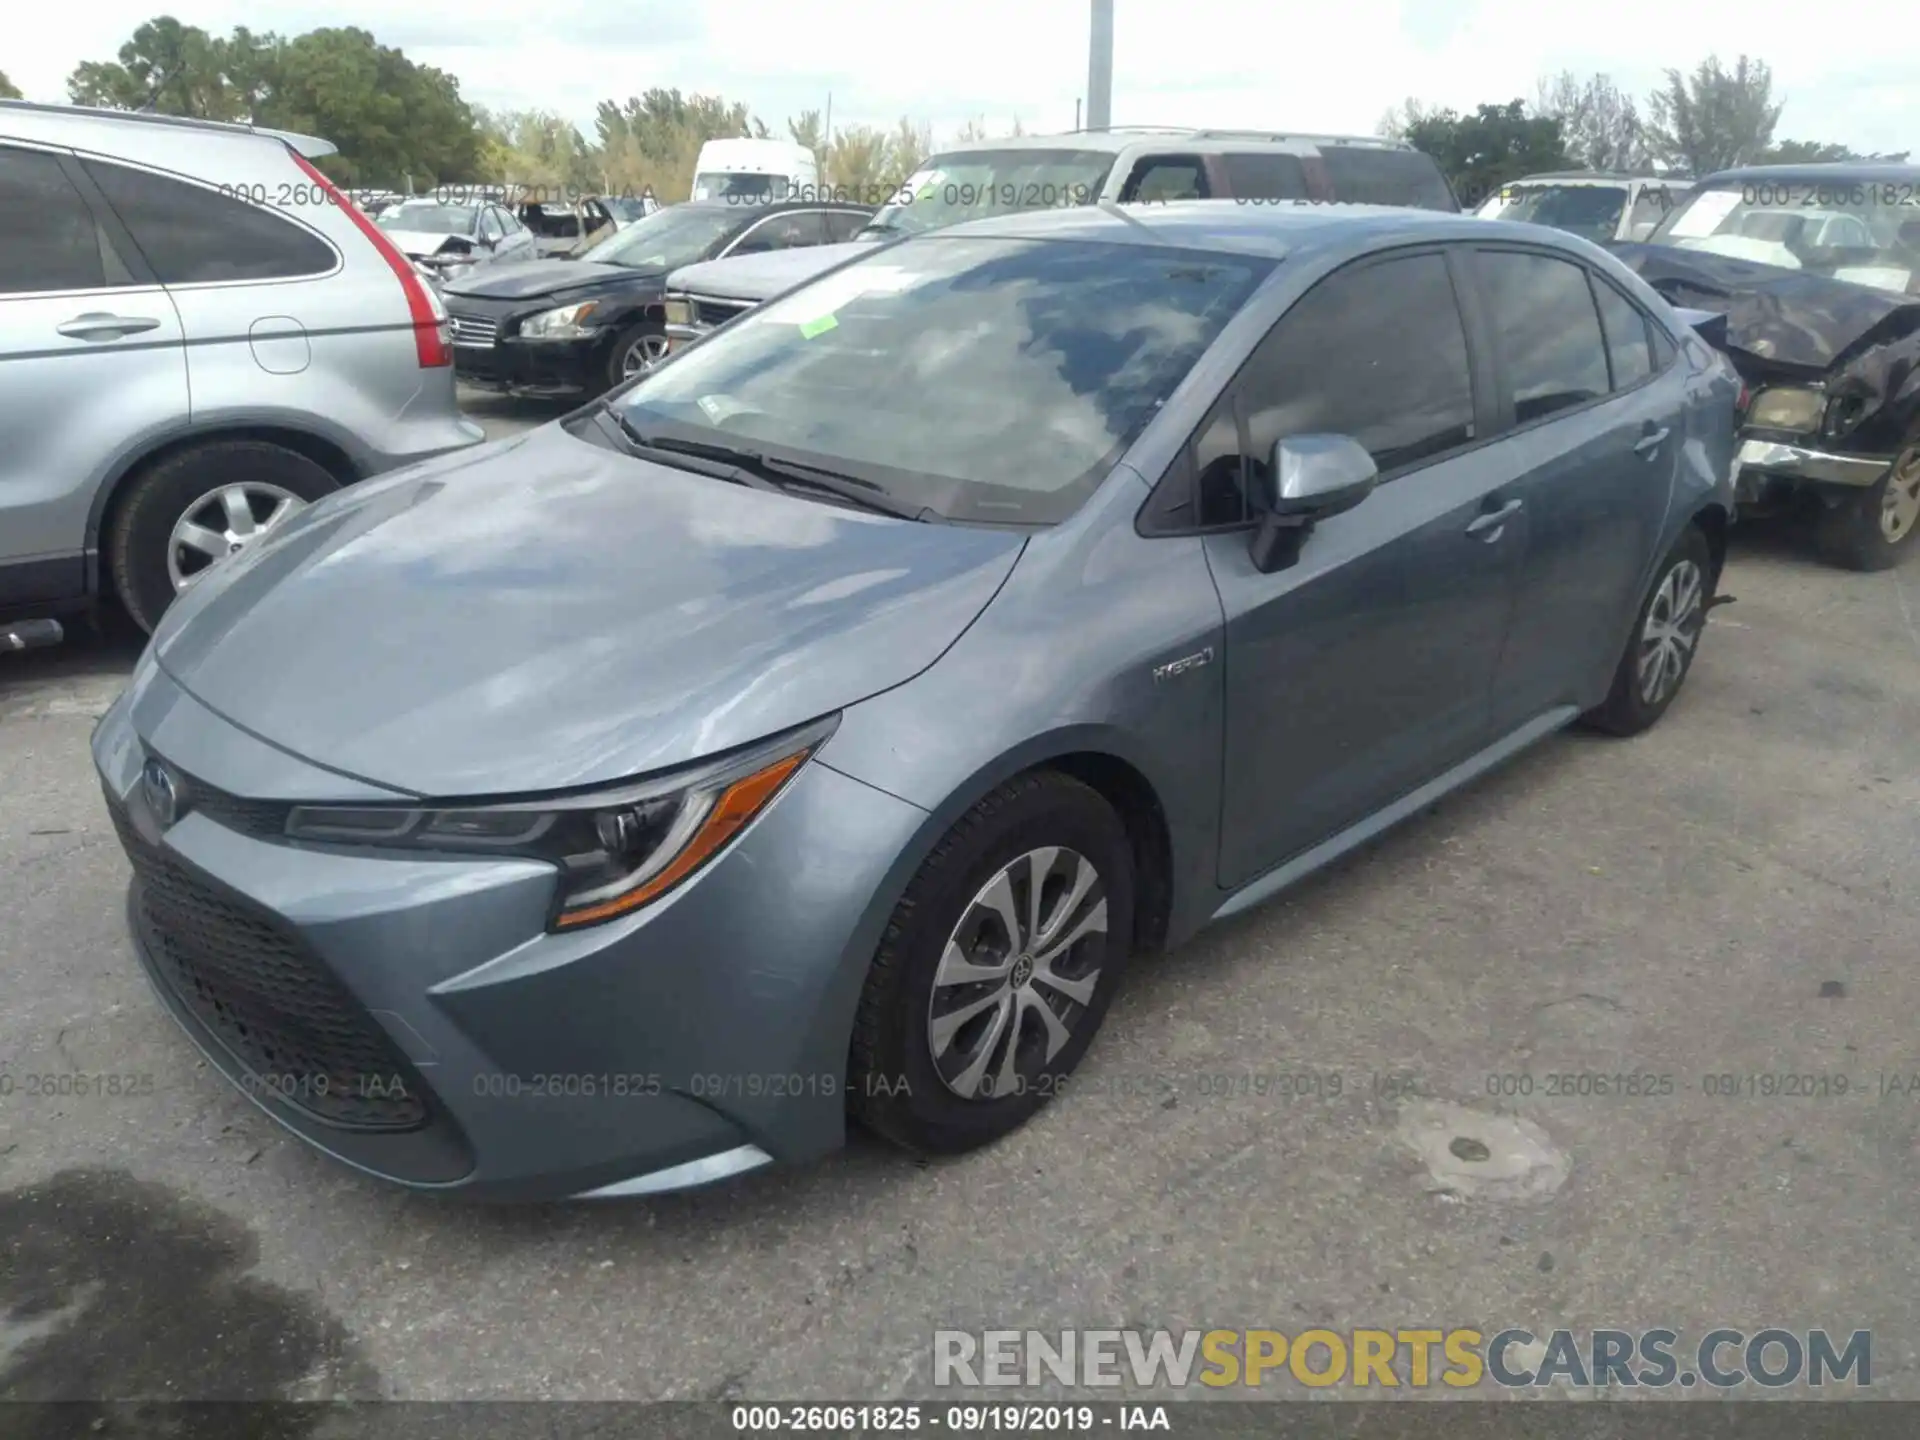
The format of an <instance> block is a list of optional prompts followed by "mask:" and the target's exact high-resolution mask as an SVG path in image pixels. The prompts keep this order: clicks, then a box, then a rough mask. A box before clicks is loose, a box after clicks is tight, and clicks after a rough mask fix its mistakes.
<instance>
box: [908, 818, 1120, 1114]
mask: <svg viewBox="0 0 1920 1440" xmlns="http://www.w3.org/2000/svg"><path fill="white" fill-rule="evenodd" d="M1106 935H1107V893H1106V886H1105V884H1104V883H1103V882H1102V881H1101V879H1100V872H1099V871H1097V870H1095V869H1094V868H1093V865H1092V864H1091V863H1090V862H1089V861H1088V860H1087V859H1086V857H1085V856H1082V855H1080V854H1077V853H1076V852H1074V851H1072V850H1065V849H1059V848H1056V847H1052V846H1049V847H1046V848H1043V849H1039V850H1030V851H1028V852H1027V853H1026V854H1024V855H1022V856H1020V857H1019V858H1018V859H1016V860H1014V861H1013V862H1012V863H1010V864H1009V865H1007V866H1006V867H1005V868H1004V869H1002V870H1001V871H1000V872H999V873H998V874H997V875H995V876H994V877H993V878H992V879H991V880H989V881H987V883H986V884H985V885H983V886H982V887H981V889H980V893H979V894H978V895H975V896H974V897H973V900H972V902H971V903H969V904H968V906H967V908H966V910H965V911H963V912H962V913H961V916H960V922H959V924H957V925H955V926H954V927H953V934H952V935H951V936H949V937H948V939H947V946H946V949H945V951H943V952H942V954H941V957H940V968H939V969H938V970H937V971H935V972H934V977H933V994H932V995H931V996H930V997H929V998H928V1001H927V1046H928V1048H929V1050H931V1052H932V1055H933V1068H934V1070H935V1071H936V1072H937V1073H938V1074H939V1076H940V1079H941V1080H942V1081H943V1082H944V1083H945V1084H946V1087H947V1088H948V1089H949V1090H951V1091H952V1092H953V1093H954V1094H956V1095H958V1096H961V1097H962V1098H963V1099H968V1100H989V1099H993V1098H995V1097H998V1096H1005V1095H1014V1094H1018V1093H1020V1092H1021V1091H1022V1090H1024V1089H1025V1088H1026V1086H1027V1085H1028V1084H1029V1083H1030V1082H1031V1081H1032V1080H1033V1078H1034V1077H1035V1076H1036V1075H1037V1074H1038V1073H1039V1072H1040V1070H1041V1068H1042V1067H1043V1066H1045V1065H1046V1064H1048V1063H1049V1062H1051V1061H1052V1060H1053V1058H1054V1057H1055V1056H1056V1055H1058V1054H1059V1053H1060V1051H1061V1048H1062V1047H1063V1046H1065V1045H1066V1043H1067V1041H1068V1040H1069V1039H1071V1038H1072V1035H1073V1028H1074V1026H1075V1025H1076V1024H1077V1023H1079V1021H1080V1019H1081V1017H1082V1016H1084V1015H1085V1014H1086V1009H1087V1006H1088V1004H1090V1003H1091V1002H1092V1000H1093V992H1094V989H1095V987H1096V986H1097V985H1098V984H1099V983H1100V967H1101V964H1102V963H1103V962H1104V959H1105V956H1106Z"/></svg>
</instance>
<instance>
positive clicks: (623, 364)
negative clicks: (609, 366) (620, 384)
mask: <svg viewBox="0 0 1920 1440" xmlns="http://www.w3.org/2000/svg"><path fill="white" fill-rule="evenodd" d="M666 358H667V337H666V336H664V335H642V336H641V337H640V338H639V339H637V340H635V341H634V342H633V343H632V344H631V345H629V346H627V348H626V351H625V353H624V354H622V355H621V357H620V378H621V379H622V380H631V379H632V378H633V377H634V376H636V375H640V374H643V373H645V372H646V371H648V370H651V369H652V368H653V367H654V366H656V365H658V364H659V363H660V362H661V361H662V360H664V359H666Z"/></svg>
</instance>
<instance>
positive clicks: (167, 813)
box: [140, 760, 186, 830]
mask: <svg viewBox="0 0 1920 1440" xmlns="http://www.w3.org/2000/svg"><path fill="white" fill-rule="evenodd" d="M140 790H141V793H142V794H143V795H145V796H146V800H147V808H148V809H149V810H151V811H152V812H153V818H154V819H155V820H157V821H159V822H160V828H161V829H162V830H164V829H166V828H167V827H168V826H169V825H171V824H173V822H174V821H176V820H178V819H179V818H180V815H181V812H182V811H184V810H185V809H186V805H185V803H184V801H183V797H182V796H181V793H180V785H179V782H177V781H176V780H175V779H174V778H173V772H172V771H170V770H168V769H167V767H166V766H165V765H164V764H162V763H161V762H160V761H158V760H149V761H147V763H146V766H145V767H144V768H143V769H142V770H141V771H140Z"/></svg>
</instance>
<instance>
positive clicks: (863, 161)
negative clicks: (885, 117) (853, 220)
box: [822, 125, 905, 199]
mask: <svg viewBox="0 0 1920 1440" xmlns="http://www.w3.org/2000/svg"><path fill="white" fill-rule="evenodd" d="M892 150H893V140H892V137H891V136H890V135H888V134H887V132H886V131H884V130H876V129H875V128H874V127H873V126H871V125H849V126H848V127H847V128H846V129H844V130H836V131H835V132H834V136H833V146H832V148H831V149H830V150H829V151H828V152H827V173H826V175H825V176H824V177H822V178H824V179H825V180H826V182H827V183H828V184H829V185H844V186H845V187H846V188H847V191H848V193H849V194H851V195H854V196H855V197H857V198H862V199H864V198H865V197H866V196H868V195H874V194H878V193H879V192H881V191H882V190H884V189H887V188H888V187H889V186H890V185H892V184H895V183H898V181H900V180H901V179H903V178H905V177H904V175H895V174H893V166H892V161H891V152H892Z"/></svg>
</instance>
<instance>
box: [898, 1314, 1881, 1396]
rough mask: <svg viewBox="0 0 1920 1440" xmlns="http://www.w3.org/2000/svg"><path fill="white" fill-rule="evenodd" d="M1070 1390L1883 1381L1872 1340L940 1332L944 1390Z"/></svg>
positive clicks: (1759, 1332)
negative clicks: (1068, 1387)
mask: <svg viewBox="0 0 1920 1440" xmlns="http://www.w3.org/2000/svg"><path fill="white" fill-rule="evenodd" d="M1049 1381H1051V1382H1053V1383H1055V1384H1061V1385H1073V1386H1091V1387H1096V1388H1098V1387H1107V1386H1121V1385H1127V1384H1132V1385H1133V1386H1136V1387H1138V1388H1141V1389H1147V1388H1151V1387H1155V1386H1170V1387H1172V1388H1174V1389H1184V1388H1186V1387H1187V1386H1190V1385H1196V1384H1198V1385H1206V1386H1210V1387H1213V1388H1222V1387H1227V1386H1242V1387H1259V1386H1262V1385H1269V1384H1271V1385H1303V1386H1306V1387H1308V1388H1310V1389H1324V1388H1326V1387H1328V1386H1333V1385H1348V1386H1353V1387H1355V1388H1361V1389H1366V1388H1378V1389H1399V1388H1402V1387H1405V1388H1408V1389H1414V1390H1421V1389H1427V1388H1429V1387H1432V1386H1446V1387H1449V1388H1452V1389H1468V1388H1471V1387H1473V1386H1477V1385H1485V1384H1492V1385H1497V1386H1501V1387H1503V1388H1508V1389H1518V1388H1522V1387H1536V1386H1547V1385H1552V1384H1555V1383H1556V1382H1558V1383H1563V1384H1567V1385H1576V1386H1581V1387H1600V1388H1622V1389H1641V1388H1646V1389H1664V1388H1666V1387H1669V1386H1676V1387H1679V1388H1682V1389H1688V1388H1692V1387H1694V1386H1698V1385H1705V1386H1707V1387H1709V1388H1710V1389H1716V1390H1733V1389H1738V1388H1740V1387H1742V1386H1748V1385H1752V1386H1759V1387H1761V1388H1764V1389H1781V1388H1784V1387H1786V1386H1792V1385H1807V1386H1826V1385H1847V1386H1852V1387H1855V1388H1859V1389H1865V1388H1866V1387H1868V1386H1869V1385H1871V1384H1872V1383H1873V1334H1872V1332H1871V1331H1867V1330H1854V1331H1851V1332H1848V1333H1846V1334H1845V1335H1844V1336H1843V1337H1842V1338H1838V1339H1836V1338H1835V1335H1834V1334H1831V1333H1829V1332H1828V1331H1826V1330H1804V1331H1800V1330H1788V1329H1783V1328H1780V1327H1775V1326H1769V1327H1761V1328H1756V1329H1736V1328H1733V1327H1723V1328H1716V1329H1712V1330H1708V1331H1706V1332H1705V1333H1704V1334H1702V1335H1701V1336H1700V1337H1699V1338H1698V1339H1697V1340H1683V1338H1682V1337H1681V1335H1680V1333H1679V1332H1678V1331H1676V1330H1668V1329H1651V1330H1625V1329H1595V1330H1589V1331H1577V1330H1569V1329H1557V1330H1542V1331H1541V1332H1539V1333H1538V1334H1537V1335H1536V1334H1535V1332H1533V1331H1531V1330H1525V1329H1520V1328H1517V1327H1509V1328H1507V1329H1503V1330H1498V1331H1494V1332H1492V1333H1491V1334H1488V1333H1487V1332H1485V1331H1482V1330H1474V1329H1468V1328H1465V1327H1456V1328H1452V1329H1440V1328H1437V1327H1433V1328H1428V1327H1420V1328H1406V1329H1393V1330H1384V1329H1382V1330H1375V1329H1354V1330H1347V1331H1336V1330H1324V1329H1314V1330H1301V1331H1298V1332H1295V1333H1293V1334H1291V1335H1289V1334H1287V1333H1285V1332H1283V1331H1279V1330H1205V1331H1202V1330H1186V1331H1180V1332H1174V1331H1171V1330H1150V1331H1149V1330H1062V1331H1056V1332H1053V1333H1051V1334H1049V1333H1047V1332H1044V1331H1039V1330H984V1331H979V1332H974V1331H967V1330H937V1331H935V1332H934V1337H933V1383H934V1384H935V1385H938V1386H959V1387H973V1386H998V1385H1008V1386H1015V1385H1029V1386H1032V1385H1042V1384H1045V1383H1047V1382H1049Z"/></svg>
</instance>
